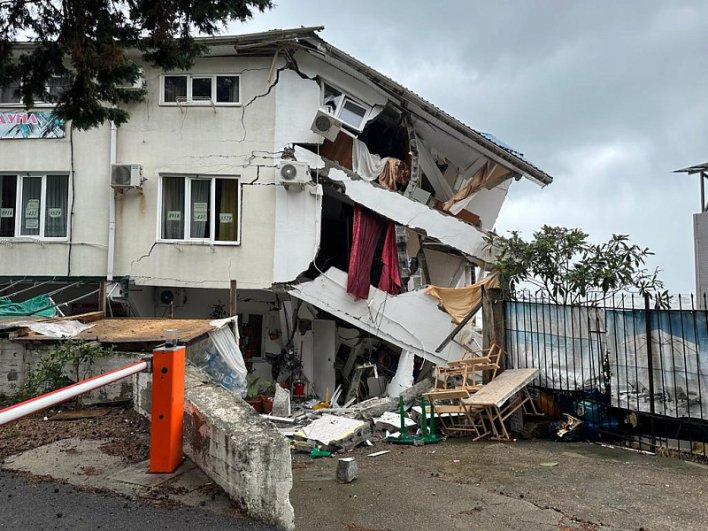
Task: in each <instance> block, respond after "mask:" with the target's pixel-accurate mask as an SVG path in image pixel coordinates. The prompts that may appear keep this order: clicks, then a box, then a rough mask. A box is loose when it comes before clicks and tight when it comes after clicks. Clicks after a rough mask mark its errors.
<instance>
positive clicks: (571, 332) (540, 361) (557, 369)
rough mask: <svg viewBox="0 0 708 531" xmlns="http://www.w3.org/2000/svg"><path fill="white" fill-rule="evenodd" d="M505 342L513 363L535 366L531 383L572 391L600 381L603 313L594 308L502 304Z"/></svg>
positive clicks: (599, 384) (603, 348)
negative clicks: (536, 372) (538, 371)
mask: <svg viewBox="0 0 708 531" xmlns="http://www.w3.org/2000/svg"><path fill="white" fill-rule="evenodd" d="M506 308H507V310H506V319H507V323H506V342H507V351H508V355H509V356H510V357H511V363H512V365H513V366H514V367H515V368H520V369H521V368H527V367H528V368H532V367H533V368H538V369H540V370H541V372H540V374H539V376H538V378H537V379H536V381H535V383H536V385H540V386H542V387H546V388H548V389H557V390H566V391H577V390H581V389H600V388H601V386H602V385H603V382H604V374H603V370H602V366H601V365H602V364H601V363H598V360H601V359H602V358H603V356H602V355H601V353H603V352H605V349H606V347H605V334H604V329H605V315H604V310H602V309H599V308H586V307H579V306H559V305H551V304H542V303H533V302H508V303H507V304H506Z"/></svg>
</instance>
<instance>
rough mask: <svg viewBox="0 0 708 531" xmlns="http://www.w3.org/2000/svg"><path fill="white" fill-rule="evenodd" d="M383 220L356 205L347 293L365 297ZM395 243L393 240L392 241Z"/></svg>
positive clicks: (356, 296) (357, 297) (367, 293)
mask: <svg viewBox="0 0 708 531" xmlns="http://www.w3.org/2000/svg"><path fill="white" fill-rule="evenodd" d="M383 224H384V220H383V218H381V217H379V216H377V215H376V214H374V213H373V212H371V211H370V210H367V209H365V208H362V207H360V206H359V205H356V206H355V207H354V222H353V226H352V250H351V254H350V255H349V273H348V275H347V293H349V294H351V295H354V298H356V299H366V298H367V297H368V296H369V286H370V285H371V264H372V262H373V261H374V252H376V244H377V243H378V241H379V237H380V236H381V230H382V229H383ZM394 245H395V242H394Z"/></svg>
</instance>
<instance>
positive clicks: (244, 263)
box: [116, 57, 277, 289]
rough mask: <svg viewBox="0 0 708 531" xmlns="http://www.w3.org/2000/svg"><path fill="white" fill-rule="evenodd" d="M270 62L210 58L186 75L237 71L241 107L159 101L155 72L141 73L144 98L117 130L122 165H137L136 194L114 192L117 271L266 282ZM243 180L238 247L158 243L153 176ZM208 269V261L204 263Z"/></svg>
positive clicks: (179, 279) (219, 282) (172, 281)
mask: <svg viewBox="0 0 708 531" xmlns="http://www.w3.org/2000/svg"><path fill="white" fill-rule="evenodd" d="M270 66H271V61H270V59H269V58H245V57H208V58H201V59H199V60H197V61H196V62H195V65H194V67H193V68H192V69H191V70H190V71H189V73H190V74H192V75H194V74H199V73H203V74H241V101H242V102H243V104H242V105H240V106H228V107H216V108H212V107H211V106H208V105H207V106H186V107H184V108H182V109H180V108H178V107H167V106H159V94H160V74H161V72H160V71H159V70H155V69H146V72H145V80H146V83H147V88H148V92H149V95H148V97H147V99H146V101H145V102H143V103H140V104H136V105H134V106H132V108H129V110H130V112H131V119H130V121H129V122H128V123H127V124H125V125H124V126H122V127H121V128H120V129H119V132H118V160H119V162H126V163H131V162H136V163H140V164H142V165H143V172H144V175H145V176H146V177H147V178H148V181H147V182H146V183H145V185H144V191H143V193H142V194H137V193H135V191H132V192H128V193H126V194H123V195H122V196H119V200H118V204H117V209H116V210H117V223H118V234H117V238H116V240H117V247H116V274H119V275H130V276H131V277H132V278H134V279H135V282H136V284H147V285H155V286H191V287H204V288H222V289H223V288H228V287H229V280H230V279H238V281H239V288H264V287H268V286H270V284H271V282H272V278H271V277H272V273H271V271H272V262H273V255H272V249H273V222H274V215H275V214H274V206H275V187H274V186H272V184H273V182H274V169H273V167H274V166H275V165H276V164H277V161H275V160H274V158H275V156H274V155H273V154H272V151H273V130H274V106H275V96H274V90H273V89H272V86H271V85H272V84H273V83H274V82H275V78H274V79H272V80H271V82H269V80H268V73H269V70H270ZM164 174H172V175H187V176H190V175H223V176H239V177H240V178H241V184H242V189H241V203H240V212H239V215H240V228H241V243H240V245H208V244H204V243H193V242H180V243H179V244H175V243H155V241H156V238H157V236H158V227H159V220H158V216H157V211H158V204H159V199H160V198H159V180H160V175H164ZM207 266H208V267H207Z"/></svg>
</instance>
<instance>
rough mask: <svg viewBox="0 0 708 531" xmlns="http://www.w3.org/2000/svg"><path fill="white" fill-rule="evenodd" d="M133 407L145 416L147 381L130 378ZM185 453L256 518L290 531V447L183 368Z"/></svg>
mask: <svg viewBox="0 0 708 531" xmlns="http://www.w3.org/2000/svg"><path fill="white" fill-rule="evenodd" d="M134 385H135V391H134V395H135V408H136V410H137V411H138V412H140V413H142V414H143V415H146V416H149V414H150V402H151V387H152V378H151V376H150V375H149V374H147V373H140V374H138V375H136V378H135V379H134ZM184 410H185V417H184V419H185V424H184V442H183V447H184V452H185V453H186V454H187V455H188V456H189V457H190V459H192V461H194V462H195V463H196V464H197V465H198V466H199V468H201V469H202V470H203V471H204V472H205V473H206V474H207V475H208V476H209V477H210V478H211V479H213V480H214V481H215V482H216V483H217V484H219V485H220V486H221V487H222V488H223V489H224V490H225V491H226V492H227V493H228V494H229V496H231V498H232V499H233V500H234V501H235V502H236V503H237V504H238V505H239V506H240V507H241V508H242V509H243V511H244V512H245V513H246V514H247V515H248V516H250V517H251V518H254V519H256V520H259V521H261V522H265V523H268V524H271V525H275V526H277V527H280V528H284V529H294V527H295V514H294V511H293V507H292V505H291V504H290V490H291V489H292V486H293V479H292V463H291V456H290V444H289V442H288V440H287V439H286V438H285V437H283V436H282V435H281V434H280V433H279V432H278V430H277V429H276V428H275V427H274V426H273V424H271V423H270V422H268V421H266V420H264V419H262V418H261V417H260V416H259V415H258V414H257V413H256V412H255V411H254V409H253V408H252V407H251V406H249V405H248V404H246V402H244V401H243V400H241V399H240V398H239V397H237V396H236V395H234V394H232V393H230V392H228V391H226V390H225V389H223V388H222V387H219V386H218V385H215V384H213V383H211V382H209V381H208V377H207V376H206V375H205V374H204V373H203V372H202V371H200V370H199V369H197V368H194V367H187V371H186V380H185V404H184Z"/></svg>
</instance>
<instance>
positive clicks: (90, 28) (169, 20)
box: [0, 0, 272, 129]
mask: <svg viewBox="0 0 708 531" xmlns="http://www.w3.org/2000/svg"><path fill="white" fill-rule="evenodd" d="M271 7H272V1H271V0H42V1H28V0H0V86H1V85H6V86H7V84H8V83H9V82H10V81H14V80H17V79H20V80H21V82H22V86H21V94H22V97H23V101H24V104H25V106H26V107H27V108H29V107H31V106H32V105H33V104H34V102H35V100H41V101H52V98H53V96H52V95H51V94H50V93H49V92H48V91H47V84H48V82H49V81H50V79H52V77H53V76H60V77H62V78H66V79H70V81H69V83H68V85H67V90H65V91H64V92H63V94H62V95H61V96H60V97H58V99H56V101H55V103H56V108H55V111H54V112H55V113H56V115H57V116H59V117H61V118H63V119H65V120H72V121H73V123H74V126H75V127H77V128H79V129H88V128H91V127H94V126H97V125H99V124H101V123H103V122H104V121H105V120H112V121H113V122H115V123H116V124H122V123H124V122H126V121H127V120H128V118H129V115H128V113H127V112H126V111H125V110H124V109H122V108H120V107H119V105H120V104H122V103H130V102H135V101H141V100H142V99H143V98H144V97H145V92H144V91H140V90H137V91H136V90H126V89H124V88H121V85H125V84H133V83H135V82H136V81H137V80H138V78H139V76H140V68H139V66H138V64H137V62H136V61H135V60H134V56H132V55H131V54H129V53H128V50H135V51H136V52H139V53H140V54H141V55H142V57H143V59H144V60H145V61H147V62H148V63H150V64H152V65H155V66H157V67H160V68H162V69H165V70H170V69H188V68H190V67H191V65H192V62H193V60H194V58H195V57H197V56H198V55H199V54H200V53H202V52H203V51H204V49H205V48H204V46H203V45H202V44H200V43H198V42H196V41H195V40H194V35H195V34H202V35H214V34H216V33H218V32H219V31H220V30H221V29H222V28H223V27H224V25H225V24H226V23H227V22H229V21H241V22H243V21H245V20H247V19H249V18H250V17H251V16H252V15H253V10H254V9H257V10H259V11H264V10H265V9H267V8H271ZM18 40H19V41H22V40H29V41H30V45H29V46H27V45H23V46H17V41H18Z"/></svg>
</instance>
